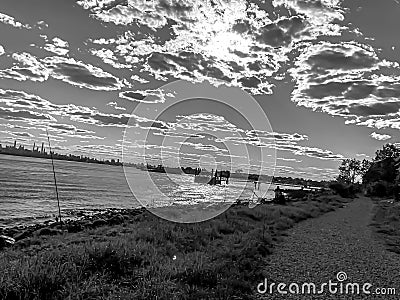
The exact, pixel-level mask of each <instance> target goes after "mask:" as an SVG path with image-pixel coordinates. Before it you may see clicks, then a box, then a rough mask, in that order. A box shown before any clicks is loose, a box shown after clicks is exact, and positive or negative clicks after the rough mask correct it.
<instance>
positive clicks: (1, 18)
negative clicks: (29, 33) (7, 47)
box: [0, 13, 32, 29]
mask: <svg viewBox="0 0 400 300" xmlns="http://www.w3.org/2000/svg"><path fill="white" fill-rule="evenodd" d="M0 22H2V23H4V24H7V25H10V26H12V27H15V28H19V29H22V28H24V29H31V28H32V27H31V26H29V25H28V24H23V23H21V22H19V21H17V20H15V18H14V17H12V16H9V15H6V14H3V13H0Z"/></svg>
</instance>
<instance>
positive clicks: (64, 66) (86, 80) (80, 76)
mask: <svg viewBox="0 0 400 300" xmlns="http://www.w3.org/2000/svg"><path fill="white" fill-rule="evenodd" d="M43 63H44V64H45V65H46V67H47V68H48V69H49V70H50V71H51V76H52V77H53V78H55V79H59V80H62V81H64V82H67V83H69V84H72V85H74V86H78V87H80V88H83V87H85V88H88V89H92V90H101V91H113V90H119V89H121V88H122V87H123V86H124V84H123V83H122V81H121V80H120V79H118V78H117V77H115V76H113V75H111V74H110V73H107V72H105V71H103V70H102V69H100V68H98V67H95V66H92V65H90V64H85V63H83V62H81V61H77V60H75V59H73V58H64V57H59V56H51V57H46V58H44V59H43Z"/></svg>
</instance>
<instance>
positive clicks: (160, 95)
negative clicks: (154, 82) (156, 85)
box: [119, 89, 174, 103]
mask: <svg viewBox="0 0 400 300" xmlns="http://www.w3.org/2000/svg"><path fill="white" fill-rule="evenodd" d="M119 97H120V98H123V99H126V100H130V101H135V102H142V103H164V102H165V100H166V99H165V98H166V97H174V95H173V94H172V93H169V92H165V91H164V90H162V89H156V90H135V91H124V92H120V93H119Z"/></svg>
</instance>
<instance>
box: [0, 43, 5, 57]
mask: <svg viewBox="0 0 400 300" xmlns="http://www.w3.org/2000/svg"><path fill="white" fill-rule="evenodd" d="M4 53H6V52H5V51H4V47H3V46H2V45H0V56H1V55H3V54H4Z"/></svg>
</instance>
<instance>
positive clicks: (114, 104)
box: [106, 102, 126, 110]
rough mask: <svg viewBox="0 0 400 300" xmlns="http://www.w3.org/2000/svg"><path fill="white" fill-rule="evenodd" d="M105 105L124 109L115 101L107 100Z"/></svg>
mask: <svg viewBox="0 0 400 300" xmlns="http://www.w3.org/2000/svg"><path fill="white" fill-rule="evenodd" d="M106 105H107V106H110V107H112V108H114V109H116V110H126V108H125V107H121V106H118V103H117V102H108V103H107V104H106Z"/></svg>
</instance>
